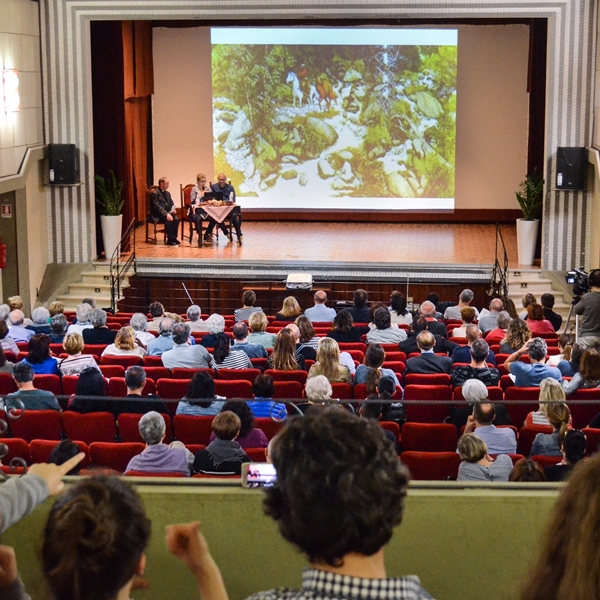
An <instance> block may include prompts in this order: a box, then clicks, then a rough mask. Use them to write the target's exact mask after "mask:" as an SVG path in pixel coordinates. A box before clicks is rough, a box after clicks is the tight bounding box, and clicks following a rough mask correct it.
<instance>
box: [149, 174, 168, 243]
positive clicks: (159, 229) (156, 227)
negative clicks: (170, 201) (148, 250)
mask: <svg viewBox="0 0 600 600" xmlns="http://www.w3.org/2000/svg"><path fill="white" fill-rule="evenodd" d="M157 187H158V186H156V185H153V186H152V187H149V188H147V189H146V208H147V209H148V216H147V217H146V244H155V245H156V244H158V234H159V233H162V234H163V243H165V244H166V243H167V231H166V229H165V225H164V223H153V222H152V221H151V220H150V218H149V215H150V196H151V195H152V192H153V191H154V190H155V189H156V188H157ZM150 230H152V235H150Z"/></svg>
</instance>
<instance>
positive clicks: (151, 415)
mask: <svg viewBox="0 0 600 600" xmlns="http://www.w3.org/2000/svg"><path fill="white" fill-rule="evenodd" d="M138 428H139V430H140V436H141V437H142V439H143V440H144V442H146V444H148V446H155V445H156V444H160V443H161V442H162V441H163V438H164V437H165V432H166V430H167V426H166V424H165V419H164V417H163V416H162V415H161V414H160V413H158V412H156V411H154V410H151V411H150V412H147V413H146V414H145V415H144V416H143V417H142V418H141V419H140V421H139V423H138Z"/></svg>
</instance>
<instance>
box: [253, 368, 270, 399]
mask: <svg viewBox="0 0 600 600" xmlns="http://www.w3.org/2000/svg"><path fill="white" fill-rule="evenodd" d="M274 393H275V386H274V385H273V378H272V377H271V376H270V375H266V374H264V373H263V374H262V375H259V376H258V377H257V378H256V379H255V380H254V383H253V384H252V394H254V396H255V397H256V398H272V397H273V394H274Z"/></svg>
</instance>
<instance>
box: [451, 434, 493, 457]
mask: <svg viewBox="0 0 600 600" xmlns="http://www.w3.org/2000/svg"><path fill="white" fill-rule="evenodd" d="M457 449H458V453H459V454H460V458H461V460H464V461H466V462H469V463H476V462H479V461H480V460H481V459H482V458H485V457H486V456H487V453H488V449H487V446H486V443H485V442H484V441H483V440H482V439H481V438H480V437H479V436H477V435H475V434H474V433H465V434H464V435H461V436H460V438H459V440H458V446H457Z"/></svg>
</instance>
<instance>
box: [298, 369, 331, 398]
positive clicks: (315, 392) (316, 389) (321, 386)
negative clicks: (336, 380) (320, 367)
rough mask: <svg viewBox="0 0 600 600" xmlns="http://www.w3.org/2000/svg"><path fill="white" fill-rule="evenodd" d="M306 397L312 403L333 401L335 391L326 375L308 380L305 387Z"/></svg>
mask: <svg viewBox="0 0 600 600" xmlns="http://www.w3.org/2000/svg"><path fill="white" fill-rule="evenodd" d="M304 395H305V396H306V398H307V399H308V400H309V401H311V402H318V401H319V400H331V396H333V389H332V388H331V383H330V382H329V379H327V377H325V375H315V377H311V378H310V379H307V380H306V384H305V385H304Z"/></svg>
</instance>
